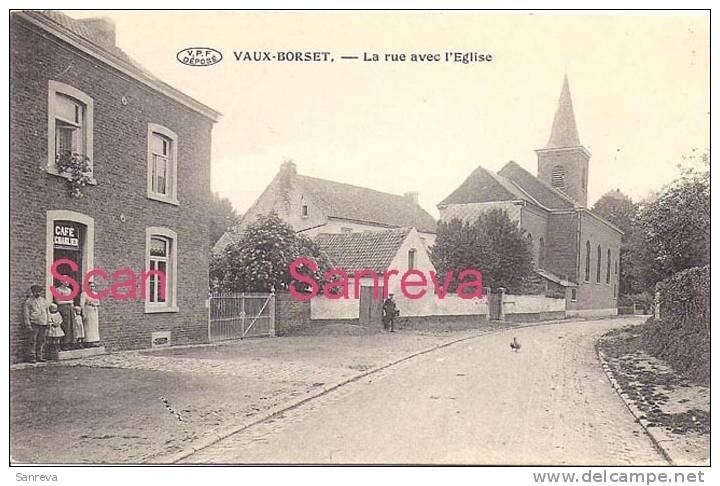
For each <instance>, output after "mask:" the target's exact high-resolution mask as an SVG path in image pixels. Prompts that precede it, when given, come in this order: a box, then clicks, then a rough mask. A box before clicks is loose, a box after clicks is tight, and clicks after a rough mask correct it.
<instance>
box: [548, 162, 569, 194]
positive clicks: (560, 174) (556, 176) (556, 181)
mask: <svg viewBox="0 0 720 486" xmlns="http://www.w3.org/2000/svg"><path fill="white" fill-rule="evenodd" d="M550 185H552V186H553V187H554V188H555V189H558V190H560V191H565V167H563V166H562V165H556V166H555V167H553V168H552V175H551V177H550Z"/></svg>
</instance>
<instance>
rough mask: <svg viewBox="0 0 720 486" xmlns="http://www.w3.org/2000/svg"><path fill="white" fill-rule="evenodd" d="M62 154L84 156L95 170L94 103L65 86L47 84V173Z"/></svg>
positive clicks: (55, 170)
mask: <svg viewBox="0 0 720 486" xmlns="http://www.w3.org/2000/svg"><path fill="white" fill-rule="evenodd" d="M62 154H78V155H80V156H85V157H87V158H88V160H89V162H90V168H91V169H92V160H93V100H92V98H90V97H89V96H88V95H86V94H85V93H83V92H82V91H80V90H78V89H76V88H73V87H72V86H69V85H67V84H64V83H59V82H57V81H49V83H48V165H47V170H48V172H50V173H52V174H56V175H60V174H58V172H57V169H56V168H55V161H56V160H57V157H58V156H60V155H62Z"/></svg>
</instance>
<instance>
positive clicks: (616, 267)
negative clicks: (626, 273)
mask: <svg viewBox="0 0 720 486" xmlns="http://www.w3.org/2000/svg"><path fill="white" fill-rule="evenodd" d="M617 274H618V261H617V259H615V275H617Z"/></svg>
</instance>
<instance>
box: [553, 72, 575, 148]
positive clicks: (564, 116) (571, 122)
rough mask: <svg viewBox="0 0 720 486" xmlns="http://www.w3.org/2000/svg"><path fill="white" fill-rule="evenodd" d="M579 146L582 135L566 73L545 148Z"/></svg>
mask: <svg viewBox="0 0 720 486" xmlns="http://www.w3.org/2000/svg"><path fill="white" fill-rule="evenodd" d="M579 146H580V137H579V136H578V131H577V125H576V124H575V112H574V111H573V104H572V97H571V96H570V83H568V77H567V74H566V75H565V79H564V80H563V86H562V91H561V92H560V99H559V100H558V107H557V111H556V112H555V119H554V120H553V125H552V131H551V132H550V140H548V143H547V145H546V146H545V148H546V149H558V148H568V147H579Z"/></svg>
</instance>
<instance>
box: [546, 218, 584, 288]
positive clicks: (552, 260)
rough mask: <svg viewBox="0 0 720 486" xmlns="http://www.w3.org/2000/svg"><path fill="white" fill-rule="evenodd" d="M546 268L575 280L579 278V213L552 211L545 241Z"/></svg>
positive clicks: (560, 275)
mask: <svg viewBox="0 0 720 486" xmlns="http://www.w3.org/2000/svg"><path fill="white" fill-rule="evenodd" d="M545 252H546V261H545V265H544V266H545V269H546V270H548V271H549V272H552V273H554V274H555V275H557V276H559V277H563V278H568V279H569V280H573V281H575V280H576V278H577V214H576V213H575V212H571V213H551V214H550V216H549V217H548V224H547V237H546V241H545Z"/></svg>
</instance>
